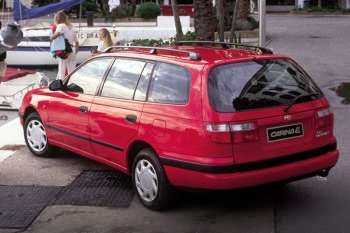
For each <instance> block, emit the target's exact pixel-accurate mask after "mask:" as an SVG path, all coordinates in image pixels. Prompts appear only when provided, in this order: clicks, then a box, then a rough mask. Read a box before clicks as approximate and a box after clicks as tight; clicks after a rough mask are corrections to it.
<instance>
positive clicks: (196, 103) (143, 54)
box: [19, 42, 339, 210]
mask: <svg viewBox="0 0 350 233" xmlns="http://www.w3.org/2000/svg"><path fill="white" fill-rule="evenodd" d="M218 46H219V47H218ZM19 113H20V117H21V121H22V124H23V126H24V136H25V140H26V143H27V146H28V148H29V149H30V151H31V152H32V153H33V154H34V155H37V156H45V157H49V156H50V152H51V150H52V149H53V148H54V147H61V148H64V149H67V150H70V151H73V152H76V153H78V154H81V155H83V156H86V157H88V158H91V159H93V160H96V161H98V162H101V163H104V164H107V165H109V166H111V167H113V168H115V169H117V170H119V171H122V172H124V173H127V174H129V175H131V176H132V178H133V185H134V188H135V190H136V192H137V194H138V196H139V198H140V200H141V202H142V203H143V204H144V205H145V206H146V207H147V208H150V209H154V210H160V209H164V208H166V207H168V205H169V203H171V197H172V195H171V194H172V190H173V187H181V188H196V189H212V190H213V189H214V190H219V189H236V188H243V187H251V186H257V185H262V184H267V183H272V182H279V181H287V180H288V181H289V180H294V179H300V178H304V177H309V176H314V175H321V176H327V174H328V171H329V170H330V169H331V168H332V167H333V166H334V165H335V164H336V162H337V160H338V157H339V152H338V150H337V145H336V138H335V137H334V134H333V113H332V112H331V111H330V106H329V103H328V101H327V99H326V98H325V96H324V95H323V94H322V92H321V90H320V89H319V88H318V87H317V85H316V84H315V83H314V81H312V79H311V78H310V77H309V75H308V74H307V73H306V72H305V71H304V70H303V69H302V68H301V67H300V66H299V65H298V64H297V63H296V62H295V61H293V60H292V59H291V58H288V57H286V56H282V55H275V54H272V53H271V52H270V51H269V50H267V49H264V48H259V47H252V48H251V47H246V46H239V48H232V46H231V44H220V43H213V42H211V43H209V42H203V43H199V42H197V44H195V42H192V43H191V42H189V43H180V44H178V45H174V46H172V47H166V48H158V47H157V48H148V47H122V46H119V47H112V48H110V49H108V50H107V51H106V52H105V53H103V54H100V55H98V56H96V57H93V58H91V59H90V60H88V61H86V62H85V63H83V64H82V65H80V66H79V67H78V68H77V69H76V70H75V71H74V72H72V73H71V74H70V75H68V76H67V77H66V79H65V80H63V81H61V80H56V81H54V82H52V83H51V84H50V86H49V88H39V89H35V90H33V91H31V92H29V93H28V94H27V95H26V96H25V97H24V99H23V103H22V106H21V108H20V110H19Z"/></svg>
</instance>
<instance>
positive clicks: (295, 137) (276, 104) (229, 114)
mask: <svg viewBox="0 0 350 233" xmlns="http://www.w3.org/2000/svg"><path fill="white" fill-rule="evenodd" d="M208 94H209V102H210V105H211V106H212V108H213V109H214V111H215V115H216V116H217V117H218V119H220V121H224V122H226V123H227V124H229V128H230V131H231V140H232V141H231V142H232V145H233V154H234V159H235V162H236V163H248V162H254V161H259V160H267V159H271V158H275V157H280V156H284V155H289V154H293V153H297V152H301V151H307V150H310V149H313V148H317V147H320V146H323V145H324V144H325V143H327V142H325V141H327V140H325V139H324V138H323V139H319V138H316V137H315V135H316V121H317V119H316V116H317V113H318V110H319V109H322V108H323V107H327V101H326V100H324V99H323V98H322V97H323V95H322V93H321V91H320V90H319V88H318V87H317V86H316V85H315V83H314V82H313V81H312V80H311V79H310V78H309V77H308V76H307V74H306V73H305V72H303V71H302V70H301V68H300V67H299V66H297V65H296V64H295V63H294V62H292V61H290V60H287V59H278V60H254V61H249V62H242V63H233V64H226V65H222V66H218V67H216V68H214V69H213V70H212V71H211V72H210V75H209V80H208ZM329 136H330V135H329ZM328 139H329V138H328Z"/></svg>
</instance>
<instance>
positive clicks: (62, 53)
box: [50, 35, 73, 59]
mask: <svg viewBox="0 0 350 233" xmlns="http://www.w3.org/2000/svg"><path fill="white" fill-rule="evenodd" d="M50 51H51V53H52V55H53V57H54V58H56V57H59V58H61V59H66V58H67V57H68V55H69V54H70V53H72V52H73V49H72V46H71V45H70V43H69V41H68V40H67V39H66V38H64V36H63V35H61V36H59V37H57V38H56V39H54V40H53V41H52V43H51V47H50Z"/></svg>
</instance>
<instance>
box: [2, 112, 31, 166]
mask: <svg viewBox="0 0 350 233" xmlns="http://www.w3.org/2000/svg"><path fill="white" fill-rule="evenodd" d="M13 145H15V146H13ZM24 145H25V141H24V138H23V129H22V125H21V123H20V119H19V117H17V118H15V119H13V120H11V121H9V122H7V123H6V124H4V125H2V126H0V162H2V161H4V160H5V159H6V158H8V157H10V156H11V155H13V154H14V153H15V152H16V151H17V150H18V149H19V148H20V146H24Z"/></svg>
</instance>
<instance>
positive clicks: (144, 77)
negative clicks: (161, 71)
mask: <svg viewBox="0 0 350 233" xmlns="http://www.w3.org/2000/svg"><path fill="white" fill-rule="evenodd" d="M153 66H154V64H153V63H147V65H146V66H145V68H144V69H143V71H142V74H141V77H140V80H139V83H138V84H137V88H136V91H135V97H134V99H135V100H141V101H145V100H146V95H147V89H148V84H149V81H150V79H151V74H152V70H153Z"/></svg>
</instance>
